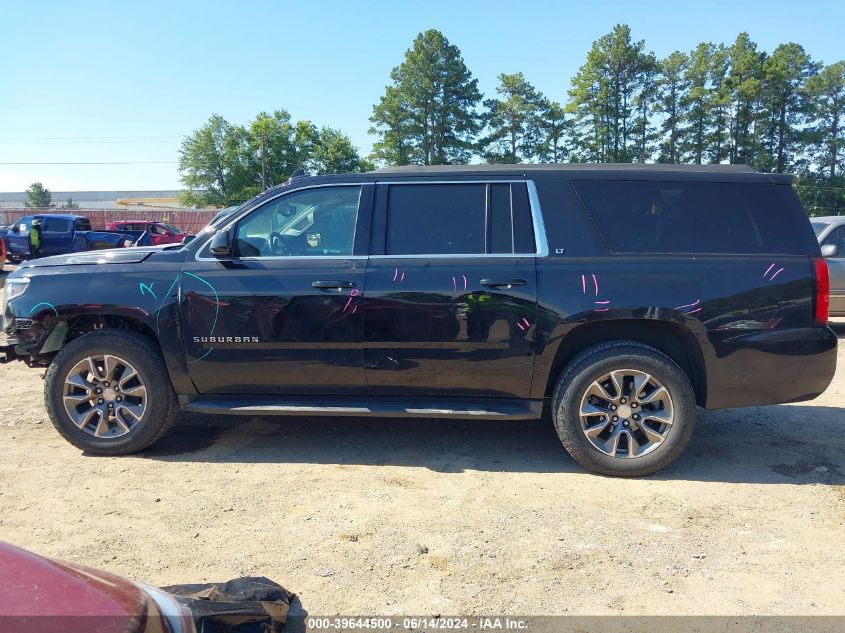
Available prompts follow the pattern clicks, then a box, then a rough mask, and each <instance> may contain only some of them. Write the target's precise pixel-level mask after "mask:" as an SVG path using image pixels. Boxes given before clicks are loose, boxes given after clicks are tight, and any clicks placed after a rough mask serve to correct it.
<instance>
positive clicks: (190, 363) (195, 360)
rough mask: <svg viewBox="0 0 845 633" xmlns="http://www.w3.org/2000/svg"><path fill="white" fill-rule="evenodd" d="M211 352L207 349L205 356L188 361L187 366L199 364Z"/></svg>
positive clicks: (212, 349)
mask: <svg viewBox="0 0 845 633" xmlns="http://www.w3.org/2000/svg"><path fill="white" fill-rule="evenodd" d="M186 274H187V273H186ZM213 351H214V348H213V347H212V348H210V349H209V350H208V351H207V352H206V353H205V354H203V355H202V356H200V357H199V358H196V359H194V360H189V361H188V364H189V365H193V364H194V363H198V362H200V361H201V360H202V359H203V358H205V357H206V356H208V355H209V354H211V352H213Z"/></svg>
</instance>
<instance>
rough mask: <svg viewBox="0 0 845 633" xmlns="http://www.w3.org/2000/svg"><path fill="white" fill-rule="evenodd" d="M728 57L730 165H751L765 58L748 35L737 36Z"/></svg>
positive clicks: (755, 145)
mask: <svg viewBox="0 0 845 633" xmlns="http://www.w3.org/2000/svg"><path fill="white" fill-rule="evenodd" d="M729 57H730V72H729V73H728V77H727V85H728V88H729V90H730V93H731V108H732V112H733V117H732V121H731V123H732V135H731V151H730V162H732V163H745V164H748V165H754V164H755V162H754V161H755V158H756V154H757V149H758V146H759V136H758V130H757V127H756V126H755V123H756V121H757V117H758V110H757V108H758V105H759V98H760V89H761V83H762V74H763V61H764V60H765V57H766V55H765V53H761V52H759V51H758V50H757V44H755V43H754V42H752V41H751V38H750V37H749V36H748V33H740V34H739V35H738V36H737V38H736V41H735V42H734V43H733V45H732V46H731V47H730V49H729Z"/></svg>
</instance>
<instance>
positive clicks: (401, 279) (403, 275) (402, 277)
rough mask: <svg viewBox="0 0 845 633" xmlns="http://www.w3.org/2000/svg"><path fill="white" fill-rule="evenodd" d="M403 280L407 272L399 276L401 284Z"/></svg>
mask: <svg viewBox="0 0 845 633" xmlns="http://www.w3.org/2000/svg"><path fill="white" fill-rule="evenodd" d="M403 281H405V273H402V276H401V277H400V278H399V283H400V284H401V283H402V282H403Z"/></svg>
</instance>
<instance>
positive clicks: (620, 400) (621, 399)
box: [106, 383, 627, 404]
mask: <svg viewBox="0 0 845 633" xmlns="http://www.w3.org/2000/svg"><path fill="white" fill-rule="evenodd" d="M108 386H109V385H108V383H106V387H108ZM619 402H621V403H622V404H625V403H626V402H627V400H626V399H625V398H620V399H619Z"/></svg>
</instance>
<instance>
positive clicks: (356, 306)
mask: <svg viewBox="0 0 845 633" xmlns="http://www.w3.org/2000/svg"><path fill="white" fill-rule="evenodd" d="M356 312H358V305H357V304H356V305H354V306H352V312H350V313H349V314H355V313H356Z"/></svg>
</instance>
